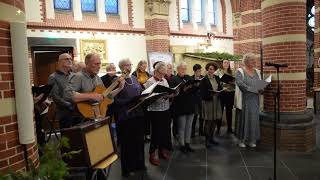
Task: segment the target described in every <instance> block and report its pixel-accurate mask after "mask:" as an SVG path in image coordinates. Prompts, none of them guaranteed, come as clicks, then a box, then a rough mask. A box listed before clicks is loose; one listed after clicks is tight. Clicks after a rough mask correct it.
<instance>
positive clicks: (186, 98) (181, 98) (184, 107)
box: [172, 75, 197, 117]
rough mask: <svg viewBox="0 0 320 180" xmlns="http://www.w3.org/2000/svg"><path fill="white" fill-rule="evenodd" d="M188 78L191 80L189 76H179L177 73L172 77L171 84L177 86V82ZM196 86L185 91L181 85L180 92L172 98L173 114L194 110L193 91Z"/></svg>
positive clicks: (187, 112) (192, 111)
mask: <svg viewBox="0 0 320 180" xmlns="http://www.w3.org/2000/svg"><path fill="white" fill-rule="evenodd" d="M188 80H192V78H191V76H188V75H185V76H184V77H180V76H178V75H176V76H174V77H173V78H172V85H173V86H177V85H178V84H179V83H181V82H182V83H185V82H186V81H188ZM196 90H197V88H195V87H193V88H191V89H188V90H187V91H183V86H182V88H181V89H180V93H179V95H178V96H176V97H175V98H174V99H173V103H172V108H173V112H174V114H173V116H175V117H177V116H180V115H188V114H193V113H194V112H195V105H196V104H195V103H194V99H195V92H196Z"/></svg>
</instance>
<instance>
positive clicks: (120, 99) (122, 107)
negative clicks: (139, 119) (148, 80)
mask: <svg viewBox="0 0 320 180" xmlns="http://www.w3.org/2000/svg"><path fill="white" fill-rule="evenodd" d="M125 81H126V82H125V85H124V88H123V90H122V91H121V92H120V93H119V94H118V95H117V96H116V97H115V98H114V103H115V105H116V106H117V113H116V116H117V119H118V120H123V119H127V118H128V114H127V113H124V112H127V110H128V105H129V103H130V101H131V100H133V98H135V97H137V96H140V94H141V92H142V89H141V85H140V84H139V82H138V80H137V78H136V77H135V76H130V77H129V78H125Z"/></svg>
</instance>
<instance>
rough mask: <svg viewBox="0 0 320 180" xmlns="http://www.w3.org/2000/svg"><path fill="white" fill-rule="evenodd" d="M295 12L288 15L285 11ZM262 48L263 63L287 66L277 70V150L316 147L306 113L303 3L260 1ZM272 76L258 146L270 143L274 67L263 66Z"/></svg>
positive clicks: (274, 80)
mask: <svg viewBox="0 0 320 180" xmlns="http://www.w3.org/2000/svg"><path fill="white" fill-rule="evenodd" d="M288 9H290V11H292V12H295V13H289V14H288V13H287V10H288ZM261 11H262V46H263V60H264V62H272V63H280V64H282V63H287V64H288V67H287V68H281V71H280V85H281V97H280V103H281V104H280V112H281V115H280V116H281V117H280V119H281V120H280V122H279V123H278V126H277V139H278V149H279V150H284V151H310V150H312V149H313V148H314V146H315V125H314V123H313V121H312V120H313V117H312V114H310V113H308V112H307V111H306V16H305V15H306V2H305V0H281V1H274V0H263V1H262V3H261ZM264 74H273V83H272V85H271V88H270V89H269V90H267V91H266V92H265V94H264V111H265V113H264V114H263V116H262V119H261V144H262V146H271V145H272V144H273V122H272V121H273V118H274V114H273V107H274V101H273V97H272V93H271V92H272V91H275V90H276V76H275V68H272V67H264Z"/></svg>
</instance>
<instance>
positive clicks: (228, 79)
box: [220, 74, 235, 83]
mask: <svg viewBox="0 0 320 180" xmlns="http://www.w3.org/2000/svg"><path fill="white" fill-rule="evenodd" d="M234 79H235V78H234V77H233V76H231V75H229V74H224V75H223V76H222V77H221V78H220V81H221V82H224V83H230V82H232V81H234Z"/></svg>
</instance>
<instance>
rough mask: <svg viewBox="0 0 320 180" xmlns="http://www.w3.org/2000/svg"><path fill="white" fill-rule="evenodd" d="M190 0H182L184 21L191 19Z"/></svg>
mask: <svg viewBox="0 0 320 180" xmlns="http://www.w3.org/2000/svg"><path fill="white" fill-rule="evenodd" d="M189 11H190V8H189V0H181V20H182V21H183V22H189V21H190V12H189Z"/></svg>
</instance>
